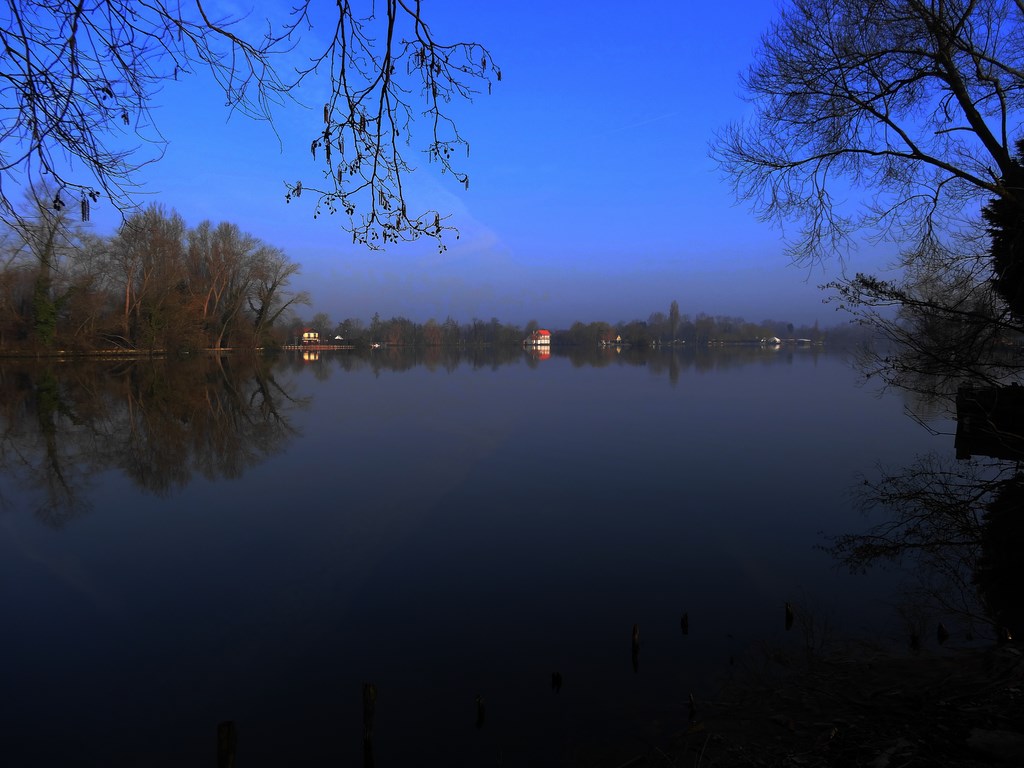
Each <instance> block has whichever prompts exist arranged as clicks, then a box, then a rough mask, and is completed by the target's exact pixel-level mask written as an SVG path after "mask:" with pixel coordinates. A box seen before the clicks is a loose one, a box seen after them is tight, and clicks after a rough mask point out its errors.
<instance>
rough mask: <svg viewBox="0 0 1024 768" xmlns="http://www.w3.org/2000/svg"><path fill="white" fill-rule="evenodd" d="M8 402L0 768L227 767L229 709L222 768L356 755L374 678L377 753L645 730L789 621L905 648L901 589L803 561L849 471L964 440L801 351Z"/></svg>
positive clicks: (490, 365) (85, 384)
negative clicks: (231, 727) (895, 618)
mask: <svg viewBox="0 0 1024 768" xmlns="http://www.w3.org/2000/svg"><path fill="white" fill-rule="evenodd" d="M0 386H2V387H3V392H4V396H3V397H4V402H5V405H4V406H3V409H4V410H3V412H2V414H0V415H2V417H3V421H2V425H3V428H4V432H3V443H2V453H0V461H2V464H0V504H2V506H0V601H2V602H0V604H2V606H3V611H4V615H5V617H6V620H5V622H4V629H3V631H2V632H0V653H2V656H3V659H4V664H3V671H2V672H0V679H2V685H3V690H4V696H3V697H2V702H0V723H2V725H0V729H2V732H3V735H2V747H0V749H2V751H3V753H4V758H3V762H4V764H5V765H12V766H22V765H25V766H27V765H59V764H65V765H72V764H73V765H96V766H100V765H103V766H122V765H125V766H127V765H147V766H162V765H167V766H172V765H174V766H180V765H213V764H215V755H216V751H215V744H216V741H215V734H216V724H217V723H218V722H221V721H223V720H233V721H234V722H235V723H236V724H237V727H238V733H239V745H238V766H239V768H251V767H253V766H270V765H281V766H284V765H296V764H300V763H303V762H304V763H306V764H314V763H315V764H318V765H319V764H324V765H327V764H331V765H356V764H360V763H361V761H362V760H363V745H362V699H361V689H362V684H363V683H364V682H372V683H373V684H375V685H376V687H377V690H378V701H377V711H376V722H375V728H374V757H375V762H376V765H378V766H397V765H429V764H437V763H442V762H446V763H447V764H450V765H463V764H473V765H498V764H501V765H544V764H558V763H560V762H571V761H572V759H573V757H574V756H578V755H580V754H582V752H581V751H580V750H582V749H598V750H599V749H601V748H602V745H603V744H610V743H617V744H622V743H627V744H628V743H641V742H642V741H643V740H645V739H657V738H658V737H659V735H661V734H664V733H666V732H670V731H672V730H674V729H678V728H681V727H684V726H685V724H686V722H687V717H688V708H687V700H688V697H689V694H690V693H693V694H694V696H695V697H696V699H697V700H698V701H699V700H700V699H701V698H702V697H705V698H706V697H711V696H713V695H714V692H715V690H716V689H717V686H718V685H719V684H720V683H721V681H722V680H723V679H725V678H726V677H727V676H728V675H729V673H730V670H731V667H730V662H731V661H733V660H735V659H737V658H743V657H744V654H746V653H748V652H749V651H750V649H751V648H756V647H758V646H759V645H761V644H764V643H768V644H778V645H780V646H783V647H790V648H794V647H798V646H799V645H800V644H801V643H803V642H804V641H803V638H802V637H798V635H799V633H798V632H790V633H786V632H785V630H784V627H783V606H784V603H785V602H786V601H791V602H794V603H795V604H797V605H798V606H800V607H801V609H802V610H803V611H804V612H806V611H813V612H814V613H815V614H816V615H817V616H819V617H820V618H821V619H822V620H825V621H828V622H829V623H830V624H832V625H833V626H835V627H836V628H837V629H838V630H839V631H841V632H843V633H849V634H853V635H857V634H868V635H871V636H880V635H881V636H885V635H886V633H893V632H896V631H897V630H896V629H895V627H894V624H893V623H892V616H891V611H890V610H889V609H888V608H887V607H886V606H887V604H888V602H889V601H890V600H891V592H892V586H893V585H892V580H891V578H889V577H887V576H885V575H884V574H869V575H868V576H858V577H852V576H849V575H847V574H846V573H845V572H839V571H837V570H836V569H835V567H834V565H833V563H832V561H831V560H830V558H829V556H828V555H827V554H826V553H824V552H822V551H821V550H820V549H818V548H817V545H820V544H822V543H823V542H824V539H823V535H825V534H829V533H832V534H837V533H843V532H847V531H851V530H859V529H861V528H863V527H864V524H865V521H864V519H863V518H862V517H861V515H860V513H858V512H856V511H854V510H853V509H852V508H851V503H850V501H849V497H848V493H849V491H850V488H851V486H852V485H853V484H854V483H856V481H857V476H858V473H861V472H869V473H870V472H871V471H872V470H873V468H874V467H875V465H876V464H877V463H878V462H882V463H885V464H887V465H891V466H902V465H906V464H909V463H910V461H911V459H912V458H913V456H914V454H916V453H922V452H924V451H927V450H935V449H938V450H944V451H947V452H952V445H951V440H949V439H946V440H945V441H944V442H943V441H939V442H938V443H937V442H936V439H935V438H934V437H931V436H930V435H929V434H928V432H927V431H926V430H924V429H922V428H921V427H920V426H918V425H917V424H915V423H914V422H913V421H912V420H911V419H909V418H907V417H906V416H904V415H903V410H904V406H903V403H902V402H901V401H900V400H899V399H898V398H897V397H889V396H887V397H882V398H879V397H877V395H876V394H875V393H874V392H872V391H870V390H868V389H864V388H861V387H859V386H858V385H857V375H856V373H855V372H854V371H853V370H852V369H851V368H850V367H849V366H848V364H847V363H846V362H845V360H844V358H843V357H842V356H841V355H839V354H826V353H824V352H821V351H815V350H786V349H783V350H780V351H772V350H761V349H743V350H732V351H729V350H724V351H722V352H718V353H714V354H708V355H703V356H700V357H693V356H689V355H684V354H678V353H676V354H673V353H668V352H665V353H657V354H651V355H648V356H645V357H642V356H636V355H635V353H634V354H628V353H627V354H622V355H618V356H616V354H615V353H613V352H609V353H606V354H603V355H582V354H581V355H578V356H576V357H568V356H559V355H558V354H556V355H555V356H554V357H552V358H550V359H545V360H536V359H532V358H530V357H527V356H525V355H522V354H521V353H516V354H515V355H512V356H507V357H504V358H501V359H498V358H494V357H483V356H473V355H465V354H464V355H462V356H459V355H456V354H455V353H446V354H443V355H441V354H435V355H433V356H432V357H422V356H412V355H409V354H406V355H401V354H398V353H394V352H388V353H384V354H380V355H370V356H366V357H360V356H357V355H356V354H355V353H333V354H324V355H323V356H321V357H320V359H319V360H315V361H307V362H304V361H302V360H301V359H298V358H288V359H283V360H280V361H276V362H273V363H266V362H265V363H263V364H262V367H260V368H253V367H251V366H247V365H246V364H244V363H243V362H242V361H240V360H235V359H226V360H222V361H220V362H219V363H215V362H211V361H200V362H197V363H192V364H188V365H186V364H182V363H178V364H171V363H160V364H157V365H155V366H154V365H141V364H140V365H133V364H126V363H104V362H94V363H90V364H88V365H85V364H76V365H71V364H64V365H58V364H54V365H51V366H49V367H47V368H43V367H38V366H37V367H26V366H15V365H13V364H10V365H6V366H4V367H0ZM684 612H685V613H686V614H688V617H689V634H687V635H685V636H684V635H683V634H682V632H681V630H680V617H681V615H682V614H683V613H684ZM634 624H637V625H639V627H640V633H641V648H640V652H639V654H638V656H637V658H636V667H635V668H634V664H633V659H632V657H631V652H630V651H631V630H632V627H633V625H634ZM556 670H557V671H559V672H560V673H561V675H562V678H563V681H564V683H563V686H562V689H561V691H560V692H558V693H555V692H553V690H552V688H551V673H552V672H553V671H556ZM477 697H481V698H482V699H483V700H484V701H485V706H486V710H485V711H486V719H485V723H484V725H483V727H482V728H477V727H476V721H477V707H476V700H477ZM581 745H585V746H581Z"/></svg>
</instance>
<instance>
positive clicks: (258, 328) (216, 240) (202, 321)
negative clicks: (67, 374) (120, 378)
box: [0, 190, 308, 352]
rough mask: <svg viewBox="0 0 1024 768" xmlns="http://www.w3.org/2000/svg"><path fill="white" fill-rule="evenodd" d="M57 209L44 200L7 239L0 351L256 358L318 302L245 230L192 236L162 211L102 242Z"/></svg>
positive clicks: (0, 270) (280, 258)
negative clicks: (293, 286) (294, 316)
mask: <svg viewBox="0 0 1024 768" xmlns="http://www.w3.org/2000/svg"><path fill="white" fill-rule="evenodd" d="M51 203H52V194H51V192H50V191H49V190H47V191H46V192H45V194H43V193H40V194H38V195H36V196H35V197H33V198H32V199H31V200H30V205H29V208H28V209H27V210H26V212H24V213H23V214H22V215H21V216H20V217H19V219H18V220H17V221H16V223H15V224H14V225H12V226H10V227H7V228H6V229H5V230H4V232H3V238H2V240H0V248H2V251H3V262H2V267H0V291H2V294H0V297H2V300H0V350H7V351H12V350H35V351H44V350H48V349H53V348H57V347H59V348H62V349H102V348H112V347H116V348H121V349H134V350H144V351H153V350H165V351H170V352H181V351H189V350H197V349H202V348H207V347H214V348H220V347H224V346H243V347H257V346H263V345H265V344H268V343H274V340H275V334H277V340H278V341H281V340H283V334H284V333H286V324H284V323H282V322H281V321H282V318H283V317H286V316H287V313H288V310H289V308H291V307H293V306H295V305H298V304H303V303H308V296H306V294H304V293H296V292H293V291H291V290H290V288H289V284H290V279H291V277H292V276H294V275H295V274H296V273H297V272H298V269H299V265H298V264H294V263H292V262H290V261H289V260H288V258H287V257H286V256H285V254H284V253H283V252H282V251H280V250H279V249H276V248H273V247H271V246H268V245H266V244H265V243H262V242H260V241H259V240H258V239H257V238H255V237H253V236H251V235H248V234H246V233H244V232H241V231H240V230H239V229H238V227H237V226H236V225H234V224H229V223H221V224H218V225H216V226H215V225H213V224H211V223H210V222H202V223H201V224H199V225H198V226H197V227H195V228H193V229H191V230H190V229H188V227H187V226H186V224H185V222H184V221H183V220H182V218H181V217H180V216H179V215H178V214H177V213H175V212H173V211H171V212H168V211H167V210H165V209H164V208H162V207H161V206H157V205H153V206H150V207H149V208H147V209H146V210H144V211H140V212H138V213H135V214H133V215H131V216H129V217H128V218H127V219H126V220H125V222H124V223H123V224H122V225H121V227H120V228H119V229H118V231H117V232H116V233H115V234H113V235H111V236H109V237H100V236H97V235H94V234H92V233H90V232H88V231H87V230H86V229H85V228H84V227H83V226H82V223H81V222H80V221H78V220H76V219H75V218H74V217H73V214H72V213H69V212H68V211H67V210H66V209H64V208H60V209H57V210H55V209H54V207H53V206H52V204H51Z"/></svg>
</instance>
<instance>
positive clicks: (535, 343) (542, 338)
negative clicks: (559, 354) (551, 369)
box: [523, 328, 551, 349]
mask: <svg viewBox="0 0 1024 768" xmlns="http://www.w3.org/2000/svg"><path fill="white" fill-rule="evenodd" d="M523 346H524V347H544V348H546V349H550V348H551V331H547V330H545V329H543V328H538V329H537V330H536V331H534V332H533V333H531V334H530V335H529V336H527V337H526V338H525V339H523Z"/></svg>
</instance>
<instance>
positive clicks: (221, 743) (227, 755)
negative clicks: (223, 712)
mask: <svg viewBox="0 0 1024 768" xmlns="http://www.w3.org/2000/svg"><path fill="white" fill-rule="evenodd" d="M237 746H238V731H237V730H235V723H234V721H232V720H225V721H224V722H223V723H218V724H217V768H235V749H236V748H237Z"/></svg>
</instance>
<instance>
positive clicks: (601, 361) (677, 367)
mask: <svg viewBox="0 0 1024 768" xmlns="http://www.w3.org/2000/svg"><path fill="white" fill-rule="evenodd" d="M835 353H836V350H828V349H826V348H824V347H820V346H819V347H787V348H782V349H779V348H771V347H762V346H760V345H757V344H750V345H739V344H738V345H733V346H725V347H715V348H707V347H701V348H699V349H696V348H694V349H691V348H687V347H659V348H647V347H623V348H615V347H604V348H601V347H590V346H587V347H583V346H575V347H574V346H555V347H553V348H552V349H551V352H550V355H549V356H547V357H544V358H540V357H538V356H537V355H536V354H535V353H532V352H531V351H528V350H524V349H522V348H521V347H518V346H476V347H473V346H433V347H412V346H410V347H383V348H381V349H373V350H341V351H338V352H324V353H322V354H321V355H320V357H319V358H318V359H317V360H315V361H307V360H303V359H302V357H301V356H299V355H289V356H287V358H286V359H285V360H284V361H283V362H282V365H285V366H287V367H289V368H290V369H292V370H294V371H298V370H301V369H303V368H311V369H312V371H313V375H314V376H316V377H317V378H318V379H324V378H327V377H329V376H330V370H331V366H337V367H338V368H341V369H342V370H344V371H347V372H353V371H360V370H369V371H373V372H374V373H379V372H380V371H385V370H386V371H407V370H410V369H413V368H418V367H421V366H422V367H425V368H427V369H428V370H431V371H435V370H439V369H443V370H445V371H448V372H451V371H454V370H455V369H456V368H459V367H460V366H467V367H470V368H473V369H483V368H488V369H491V370H496V369H498V368H500V367H501V366H504V365H523V364H525V365H527V366H529V367H530V368H541V367H542V366H543V365H545V364H546V363H548V362H549V359H548V357H550V358H551V359H558V358H562V359H568V360H569V362H570V363H571V364H572V365H573V366H574V367H577V368H604V367H608V366H613V365H622V366H637V367H644V368H648V369H649V370H650V371H651V372H652V373H654V374H656V375H659V376H660V375H664V376H667V377H668V378H669V381H670V382H671V383H672V384H673V385H674V384H676V383H677V382H678V380H679V377H680V375H681V373H683V372H686V371H691V370H692V371H696V372H699V373H705V372H710V371H720V370H726V369H730V368H739V367H742V366H745V365H752V364H769V363H772V364H774V363H778V362H779V361H782V362H788V363H792V362H793V361H794V360H796V359H797V358H807V357H817V356H818V355H822V354H835ZM840 354H842V353H840Z"/></svg>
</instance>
